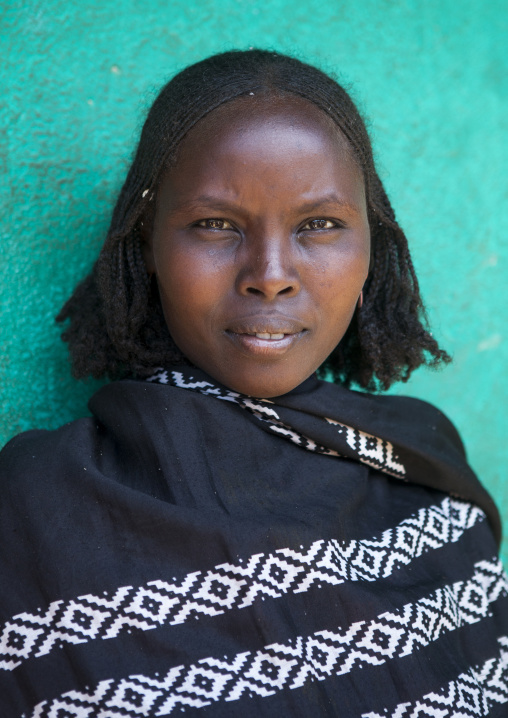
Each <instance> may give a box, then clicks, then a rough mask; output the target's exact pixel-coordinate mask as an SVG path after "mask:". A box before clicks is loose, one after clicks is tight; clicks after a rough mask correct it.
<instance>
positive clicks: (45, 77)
mask: <svg viewBox="0 0 508 718" xmlns="http://www.w3.org/2000/svg"><path fill="white" fill-rule="evenodd" d="M507 7H508V6H507V5H506V2H505V0H489V1H488V2H485V0H461V1H460V2H458V1H457V0H421V1H420V2H417V1H416V0H408V1H407V2H403V0H393V1H389V0H377V1H376V0H362V2H359V1H357V0H343V1H341V0H271V2H268V3H266V2H263V3H261V2H260V3H257V2H253V1H252V0H215V1H211V0H201V1H199V0H198V1H194V2H192V0H191V1H190V2H189V0H173V1H171V0H169V2H168V0H164V1H163V0H151V1H150V2H140V1H138V0H125V1H124V2H122V3H117V2H107V1H106V2H104V1H100V0H83V1H82V2H81V3H80V4H79V5H77V4H72V3H69V2H64V1H63V0H46V1H45V2H36V1H35V0H24V1H23V2H10V3H9V8H8V9H4V10H3V11H0V12H1V16H0V29H1V32H0V38H1V39H0V43H1V47H0V57H1V58H2V64H3V69H2V70H1V73H2V74H1V76H2V101H1V106H0V127H1V139H0V144H1V152H0V157H1V160H0V173H1V181H2V187H1V204H2V213H1V217H2V219H1V229H0V232H1V237H0V247H1V251H0V280H1V286H2V315H1V330H0V331H1V333H0V345H1V358H0V392H1V394H0V396H1V400H2V406H3V411H2V414H1V419H0V440H1V441H5V440H7V439H8V438H10V437H11V436H12V435H13V434H15V433H17V432H19V431H21V430H24V429H28V428H30V427H55V426H58V425H59V424H61V423H63V422H66V421H69V420H71V419H72V418H75V417H77V416H81V415H84V414H85V413H86V411H87V409H86V400H87V397H88V396H89V395H90V394H91V392H92V391H93V389H94V387H95V386H96V384H94V383H93V382H84V383H80V384H77V383H76V382H74V381H73V380H72V379H71V377H70V372H69V368H68V362H67V357H66V349H65V347H64V346H63V345H62V343H61V342H60V341H59V332H58V329H57V328H56V326H55V324H54V321H53V317H54V315H55V313H56V311H57V309H58V308H59V307H60V305H61V304H62V303H63V301H64V300H65V298H66V297H67V295H68V294H69V292H70V291H71V289H72V287H73V286H74V284H75V283H76V281H77V280H78V279H79V278H80V277H82V276H83V275H84V274H85V272H86V271H87V270H88V269H89V267H90V265H91V263H92V260H93V259H94V257H95V255H96V254H97V251H98V248H99V246H100V245H101V242H102V240H103V237H104V234H105V231H106V229H107V226H108V217H109V214H110V211H111V208H112V205H113V202H114V198H115V195H116V193H117V191H118V189H119V187H120V184H121V182H122V178H123V176H124V174H125V171H126V168H127V166H128V162H129V157H130V154H131V152H132V151H133V148H134V142H135V138H136V136H137V133H138V131H139V129H140V125H141V123H142V119H143V114H144V112H145V111H146V108H147V107H148V105H149V104H150V102H151V100H152V99H153V98H154V93H155V92H156V90H157V88H158V87H159V86H160V85H161V84H162V83H163V82H164V81H165V80H167V79H168V78H169V77H170V76H171V75H172V74H174V73H175V72H176V71H177V70H179V69H181V68H182V67H184V66H185V65H187V64H188V63H190V62H194V61H196V60H199V59H201V58H203V57H205V56H206V55H209V54H210V53H213V52H216V51H220V50H225V49H230V48H233V47H237V48H246V47H249V46H259V47H264V48H274V49H278V50H282V51H285V52H289V53H293V54H296V55H297V56H298V57H301V58H302V59H305V60H308V61H311V62H314V63H316V64H318V65H319V66H320V67H322V68H323V69H325V70H328V71H332V72H336V73H338V75H339V77H340V78H341V79H342V81H344V82H345V83H346V84H347V86H348V87H351V89H352V93H353V96H354V97H355V98H356V100H357V101H358V102H359V103H360V106H361V107H362V108H363V110H364V112H365V113H366V115H367V117H368V118H369V121H370V126H371V130H372V133H373V137H374V144H375V150H376V154H377V157H378V163H379V167H380V170H381V175H382V177H383V178H384V180H385V182H386V184H387V187H388V190H389V193H390V195H391V197H392V201H393V203H394V205H395V208H396V210H397V212H398V217H399V220H400V221H401V223H402V225H403V226H404V227H405V228H406V230H407V233H408V235H409V237H410V242H411V245H412V249H413V254H414V259H415V263H416V267H417V270H418V272H419V275H420V278H421V284H422V287H423V292H424V296H425V297H426V300H427V304H428V308H429V314H430V317H431V320H432V323H433V326H434V331H435V334H436V335H437V336H438V338H439V339H440V340H442V343H443V345H444V346H445V347H446V348H447V349H448V350H450V351H451V352H452V353H453V355H454V358H455V361H454V364H453V365H452V366H451V367H449V368H448V369H446V370H444V371H442V372H438V373H433V372H430V371H427V370H422V371H420V372H418V373H417V375H416V376H415V377H414V378H413V380H412V381H411V382H410V383H409V384H408V385H405V386H404V385H403V386H401V387H398V388H397V391H398V392H401V393H408V394H411V395H414V396H420V397H422V398H425V399H427V400H430V401H432V402H434V403H436V404H437V405H438V406H440V407H441V408H442V409H443V410H444V411H445V412H446V413H447V414H448V415H449V416H450V417H451V418H452V420H453V421H454V422H455V423H456V424H457V426H458V427H459V429H460V431H461V433H462V435H463V437H464V439H465V441H466V444H467V447H468V451H469V456H470V460H471V463H472V465H473V467H474V468H475V469H476V470H477V471H478V473H479V474H480V475H481V477H482V478H483V480H484V482H485V483H486V485H487V486H488V488H489V489H490V490H491V491H492V492H493V494H494V496H495V498H496V499H497V501H498V503H499V504H500V506H501V509H502V511H503V514H504V518H505V521H506V520H507V519H508V482H506V481H505V470H506V469H505V467H506V465H507V463H508V449H507V440H506V434H507V429H508V425H507V410H506V404H507V399H508V381H507V379H506V367H507V358H508V341H507V339H506V337H505V332H506V325H507V319H508V309H507V307H508V290H507V287H506V276H507V275H506V270H507V265H508V245H507V243H506V241H505V237H506V235H507V229H508V196H507V195H508V181H507V180H508V149H507V138H508V119H507V118H508V53H507V52H506V38H507V37H508V9H507ZM507 532H508V529H507ZM505 547H506V549H507V551H505V558H508V543H506V544H505Z"/></svg>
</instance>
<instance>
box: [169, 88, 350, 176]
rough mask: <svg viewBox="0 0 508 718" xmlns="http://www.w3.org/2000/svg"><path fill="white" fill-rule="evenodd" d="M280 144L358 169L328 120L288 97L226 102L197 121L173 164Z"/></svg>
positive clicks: (313, 108) (310, 105) (314, 108)
mask: <svg viewBox="0 0 508 718" xmlns="http://www.w3.org/2000/svg"><path fill="white" fill-rule="evenodd" d="M281 144H283V145H284V146H285V147H286V148H287V149H289V150H293V151H295V152H296V153H297V152H298V150H299V149H301V150H303V149H304V148H305V150H306V151H312V149H314V151H315V153H316V154H318V153H321V154H322V153H329V152H333V153H334V154H335V153H336V154H337V156H338V157H340V158H341V159H342V160H343V161H345V162H348V163H353V164H355V165H356V164H357V163H356V162H355V160H354V156H353V152H352V150H351V147H350V145H349V143H348V141H347V140H346V138H345V137H344V135H343V134H342V132H341V130H340V129H339V127H338V126H337V125H336V124H335V123H334V122H333V120H332V119H331V118H330V117H329V116H328V115H326V114H325V113H324V112H322V111H321V110H320V109H319V108H318V107H317V106H316V105H314V104H313V103H311V102H309V101H307V100H305V99H303V98H301V97H298V96H295V95H290V94H285V95H270V94H266V93H264V94H259V95H255V94H254V95H247V96H242V97H239V98H237V99H235V100H233V101H231V102H227V103H225V104H223V105H221V106H220V107H218V108H216V109H215V110H213V111H212V112H210V113H209V114H208V115H206V116H205V117H204V118H203V119H201V120H200V121H199V122H198V123H197V124H196V125H195V126H194V127H193V128H192V129H191V130H190V131H189V133H188V134H187V135H186V137H185V138H184V139H183V141H182V142H181V144H180V146H179V148H178V149H177V152H176V157H175V161H176V162H177V163H178V162H179V161H186V160H189V159H191V158H192V157H194V158H195V157H196V155H197V153H198V152H199V151H200V150H201V151H203V150H204V151H208V152H209V151H210V150H212V151H217V150H219V149H220V150H221V151H228V150H231V151H235V152H238V150H240V151H243V152H244V153H246V154H249V153H251V152H252V153H259V152H260V151H263V152H270V151H271V150H272V151H275V150H277V149H279V148H280V146H281Z"/></svg>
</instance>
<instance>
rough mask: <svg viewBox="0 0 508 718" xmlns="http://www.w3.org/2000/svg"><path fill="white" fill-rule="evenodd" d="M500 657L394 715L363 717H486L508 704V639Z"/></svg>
mask: <svg viewBox="0 0 508 718" xmlns="http://www.w3.org/2000/svg"><path fill="white" fill-rule="evenodd" d="M499 644H500V647H501V649H500V654H499V656H498V657H496V658H490V659H489V660H487V661H485V663H484V664H483V665H481V666H479V667H476V668H471V669H470V670H469V671H468V672H467V673H462V675H460V676H459V677H458V678H457V679H456V680H454V681H450V683H448V684H447V685H446V686H445V687H444V688H442V689H441V690H439V691H433V692H432V693H428V694H427V695H426V696H424V697H423V698H421V699H420V700H418V701H414V702H412V703H400V704H399V705H398V706H397V708H396V709H395V710H394V711H393V713H391V714H388V712H387V711H384V712H383V713H364V714H363V715H362V718H417V716H419V717H420V718H483V716H488V714H489V713H490V709H491V708H493V707H495V706H498V705H503V704H505V703H508V637H506V636H503V637H502V638H500V639H499Z"/></svg>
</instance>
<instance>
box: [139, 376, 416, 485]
mask: <svg viewBox="0 0 508 718" xmlns="http://www.w3.org/2000/svg"><path fill="white" fill-rule="evenodd" d="M146 381H148V382H151V383H152V384H164V385H167V384H169V385H171V386H175V387H177V388H179V389H187V390H189V391H193V392H196V393H198V394H203V395H204V396H213V397H214V398H215V399H221V400H222V401H228V402H231V403H233V404H237V406H240V407H242V409H246V410H247V411H248V412H249V413H250V414H252V415H253V416H255V417H256V418H257V419H259V420H260V421H262V422H263V423H265V424H267V426H268V429H269V431H270V432H271V433H272V434H277V436H283V437H284V438H285V439H288V440H289V441H292V442H293V443H294V444H296V445H297V446H300V447H301V448H303V449H307V450H308V451H313V452H315V453H317V454H325V455H326V456H336V457H342V456H350V455H351V454H352V456H353V457H354V458H355V459H356V460H357V461H359V462H360V463H362V464H366V465H367V466H371V467H372V468H374V469H377V470H378V471H382V472H383V473H385V474H388V475H389V476H395V477H396V478H399V479H401V478H404V477H405V475H406V468H405V466H404V465H403V464H402V463H401V461H400V459H399V458H398V456H397V455H396V454H395V449H394V447H393V444H392V443H391V442H390V441H386V440H385V439H380V438H379V437H377V436H372V435H371V434H367V433H366V432H364V431H361V430H360V429H355V428H354V427H352V426H348V425H347V424H342V423H340V422H338V421H335V420H334V419H328V418H326V417H318V416H315V417H314V420H315V421H317V422H324V423H327V424H329V425H331V426H333V427H334V428H335V429H336V431H337V440H338V441H339V443H341V444H342V446H343V447H344V452H345V453H344V454H340V453H338V452H337V451H336V450H335V449H331V448H330V447H328V446H322V445H320V444H317V443H316V442H315V441H314V440H313V439H311V438H309V437H308V436H305V435H304V434H301V433H300V432H298V431H296V429H294V428H293V427H291V426H289V425H288V424H285V423H284V422H283V421H282V420H281V418H280V416H279V414H278V413H277V411H276V408H275V405H274V404H273V402H272V401H270V399H257V398H254V397H252V396H247V395H245V394H239V393H238V392H236V391H231V390H230V389H226V388H224V387H221V386H217V385H215V384H212V383H211V382H209V381H203V380H201V381H200V380H195V379H194V378H193V377H192V376H191V377H189V378H188V379H187V377H185V376H184V374H183V373H182V372H180V371H167V370H166V369H157V370H156V371H155V373H154V374H153V375H152V376H151V377H149V378H148V379H146Z"/></svg>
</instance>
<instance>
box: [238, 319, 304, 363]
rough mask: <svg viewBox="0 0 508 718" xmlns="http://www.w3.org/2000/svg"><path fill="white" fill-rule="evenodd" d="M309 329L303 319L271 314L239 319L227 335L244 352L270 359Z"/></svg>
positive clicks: (298, 340) (279, 353) (284, 350)
mask: <svg viewBox="0 0 508 718" xmlns="http://www.w3.org/2000/svg"><path fill="white" fill-rule="evenodd" d="M307 331H308V330H307V328H306V327H305V326H304V324H303V323H302V322H301V321H299V320H296V319H292V318H290V317H285V316H282V315H271V316H268V317H261V316H256V317H246V318H244V319H240V320H236V321H234V322H232V323H231V324H230V325H229V326H228V328H227V329H226V335H227V336H228V337H229V339H230V340H231V341H232V342H233V343H234V344H235V346H236V347H237V348H239V349H240V350H241V351H242V353H244V354H248V355H251V356H256V357H257V358H265V359H270V358H273V357H276V356H279V355H281V354H285V353H286V352H287V351H289V350H290V349H291V348H293V347H294V346H295V345H296V344H298V343H299V342H300V341H301V339H302V337H303V336H304V335H305V334H306V333H307Z"/></svg>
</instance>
